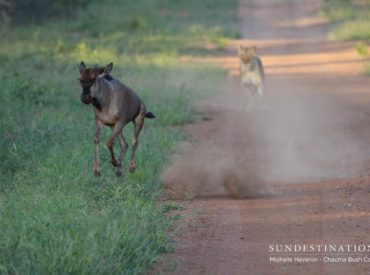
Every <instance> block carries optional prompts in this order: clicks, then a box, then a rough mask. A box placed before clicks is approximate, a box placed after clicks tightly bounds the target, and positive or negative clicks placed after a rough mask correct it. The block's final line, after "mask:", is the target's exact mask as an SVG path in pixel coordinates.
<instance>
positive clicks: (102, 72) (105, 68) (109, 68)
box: [98, 62, 113, 78]
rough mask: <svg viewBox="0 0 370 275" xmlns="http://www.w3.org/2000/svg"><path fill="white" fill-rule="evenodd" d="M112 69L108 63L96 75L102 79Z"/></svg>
mask: <svg viewBox="0 0 370 275" xmlns="http://www.w3.org/2000/svg"><path fill="white" fill-rule="evenodd" d="M112 69H113V62H111V63H109V64H108V65H107V66H105V67H104V68H103V70H101V72H100V73H99V75H98V78H102V77H104V76H106V75H107V74H110V72H111V71H112Z"/></svg>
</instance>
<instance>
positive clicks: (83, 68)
mask: <svg viewBox="0 0 370 275" xmlns="http://www.w3.org/2000/svg"><path fill="white" fill-rule="evenodd" d="M79 69H80V74H82V73H83V72H84V71H86V65H85V62H83V61H81V63H80V67H79Z"/></svg>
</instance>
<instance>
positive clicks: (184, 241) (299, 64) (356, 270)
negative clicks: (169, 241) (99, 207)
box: [169, 0, 370, 274]
mask: <svg viewBox="0 0 370 275" xmlns="http://www.w3.org/2000/svg"><path fill="white" fill-rule="evenodd" d="M319 6H320V1H310V0H299V1H298V0H294V1H293V0H291V1H280V0H263V1H257V0H255V1H252V0H249V1H248V0H242V1H241V3H240V18H241V26H242V30H243V37H245V38H246V39H245V40H244V41H235V43H234V44H233V47H232V49H231V53H230V56H225V57H224V58H223V59H222V62H223V64H225V65H226V66H227V67H228V68H229V69H230V75H231V76H230V80H229V81H228V83H226V85H225V92H224V93H223V94H222V95H220V96H219V97H215V98H214V99H212V100H209V101H208V102H206V103H204V104H203V105H202V106H201V107H200V108H202V110H203V111H207V112H209V114H210V117H212V120H210V121H202V122H200V123H196V124H192V125H189V126H188V127H187V131H189V133H191V134H192V135H193V136H194V138H195V139H196V140H197V142H198V143H199V144H202V143H204V141H205V140H207V141H208V140H210V139H211V140H213V144H214V145H216V146H214V147H207V150H204V151H201V150H200V151H197V150H196V151H197V152H195V153H200V154H203V156H200V155H197V157H198V158H200V159H202V158H203V160H204V161H205V162H213V161H214V158H215V157H218V155H217V154H216V155H212V154H211V156H208V157H207V156H204V154H205V155H207V154H208V153H207V152H208V151H209V150H208V149H210V148H211V149H212V148H219V149H220V152H223V150H225V151H227V150H229V149H230V148H234V150H233V151H230V152H231V155H232V161H231V163H232V164H233V165H234V164H235V163H237V165H238V166H239V167H238V169H239V170H247V171H248V169H250V167H252V170H253V172H254V173H258V176H256V175H255V174H253V182H254V183H253V184H256V183H257V184H259V183H260V182H261V184H262V183H263V185H264V186H266V185H267V186H268V192H267V193H266V194H267V196H262V197H261V196H257V197H254V198H248V199H242V200H238V199H231V198H227V197H212V196H211V197H208V198H203V199H200V198H198V199H194V200H192V201H187V202H184V205H185V206H186V210H184V211H183V212H184V214H185V215H189V217H188V218H186V219H183V220H182V221H181V223H180V233H179V235H178V236H177V238H176V243H175V247H176V252H175V253H174V254H173V255H171V256H169V258H171V259H177V260H178V261H179V268H178V269H177V271H176V273H177V274H369V273H370V263H327V262H325V261H324V257H325V256H328V255H327V254H325V253H316V254H320V255H310V257H311V256H312V257H316V258H317V259H318V262H317V263H298V262H293V263H272V262H270V257H272V256H274V255H273V254H274V253H272V252H269V245H271V244H273V245H275V244H283V245H284V244H337V245H338V244H368V243H370V242H369V237H368V236H369V231H370V219H369V217H370V211H369V206H370V203H369V195H370V193H369V192H370V178H369V177H368V175H369V171H370V153H369V152H370V108H369V107H368V106H369V104H370V92H369V90H368V87H370V85H369V84H370V80H369V79H368V78H366V77H363V76H361V73H360V71H361V65H362V61H361V60H360V59H359V58H358V57H357V55H356V54H355V52H354V50H353V45H352V44H351V43H340V42H330V41H327V40H326V34H327V31H328V29H329V26H328V24H327V23H326V22H324V21H323V20H321V19H320V18H318V17H317V11H318V8H319ZM238 43H248V44H257V45H258V46H259V47H260V49H261V51H260V53H261V56H262V60H263V62H264V64H265V67H266V74H267V92H268V94H267V98H268V101H267V103H268V105H267V106H268V108H267V109H266V110H262V111H261V110H257V111H253V112H251V113H248V114H247V115H246V116H244V115H245V114H244V115H241V114H242V113H241V111H240V110H239V108H242V104H241V103H240V101H242V100H241V99H242V92H241V90H240V87H239V82H238V78H237V76H234V75H235V74H236V73H235V71H236V68H237V66H238V60H237V58H236V57H235V55H236V50H235V48H236V45H237V44H238ZM208 61H209V62H219V61H220V60H218V59H217V58H215V59H210V60H208ZM230 97H233V98H237V101H238V102H239V104H241V105H238V104H236V103H235V101H230V102H229V103H228V104H225V98H230ZM225 106H226V107H225ZM235 110H236V111H235ZM240 117H242V119H240ZM233 122H234V123H233ZM241 123H243V125H244V126H243V127H241V126H239V127H237V128H238V131H236V130H235V131H234V130H233V127H234V128H235V124H236V125H241ZM231 125H232V126H231ZM240 128H242V129H243V133H242V134H239V129H240ZM225 133H228V135H225ZM195 146H197V145H195ZM234 152H239V153H240V154H241V155H242V156H243V158H241V157H238V156H235V155H237V154H234ZM186 154H187V153H186V152H185V153H184V157H183V158H184V159H183V162H181V157H182V156H181V155H180V156H179V158H180V162H179V163H180V164H181V165H182V164H183V163H185V162H184V161H186V157H188V156H187V155H186ZM190 154H192V153H190ZM245 156H248V157H245ZM228 161H229V160H228V159H227V161H226V162H222V163H227V162H228ZM229 162H230V161H229ZM222 163H221V164H222ZM175 165H176V164H175ZM208 166H209V165H208ZM211 166H212V165H211ZM234 166H235V165H234ZM189 167H190V168H189ZM189 167H187V168H188V169H191V166H189ZM201 168H202V169H203V168H204V167H201ZM205 169H208V168H205ZM218 170H219V169H218ZM213 171H214V170H212V169H210V170H209V171H208V172H209V173H213ZM230 171H231V172H233V171H234V170H232V169H231V170H230ZM256 171H257V172H256ZM186 173H188V174H189V173H190V174H191V171H186ZM248 173H249V174H248ZM195 175H198V174H195ZM202 175H203V176H204V174H202ZM246 175H247V176H246ZM246 175H245V174H243V175H242V176H241V177H240V181H241V182H243V181H248V180H249V178H248V175H252V174H251V173H250V171H249V172H247V174H246ZM193 176H194V175H193ZM217 176H218V177H221V176H222V175H221V174H217ZM208 178H209V177H208ZM191 179H192V180H195V181H196V180H197V179H195V178H194V177H193V178H191ZM181 180H182V179H181ZM201 181H204V182H203V183H204V185H206V184H209V183H206V180H205V178H202V179H201ZM224 181H225V179H221V180H220V183H218V184H219V185H220V186H217V187H215V190H218V191H217V192H216V191H215V193H214V195H217V196H222V195H225V194H227V192H226V191H225V190H223V191H219V189H222V188H223V186H222V183H223V182H224ZM184 182H185V183H186V182H187V181H184ZM199 184H200V185H201V184H202V182H200V183H199ZM213 187H214V186H213ZM252 187H254V185H252ZM200 192H201V191H200ZM208 192H209V190H208ZM203 195H204V194H203ZM206 195H207V193H206ZM208 195H209V194H208ZM246 195H248V193H246ZM324 254H325V255H324ZM347 254H348V253H347ZM352 254H356V253H352ZM357 254H358V253H357ZM357 254H356V255H352V256H353V257H356V256H358V255H357ZM369 254H370V253H369V252H368V253H366V255H367V256H369ZM278 256H279V255H278ZM295 256H297V255H295ZM298 256H302V253H298ZM329 256H332V257H333V255H329ZM345 256H346V257H347V256H349V254H348V255H345ZM363 256H364V255H361V257H363ZM337 257H339V256H337Z"/></svg>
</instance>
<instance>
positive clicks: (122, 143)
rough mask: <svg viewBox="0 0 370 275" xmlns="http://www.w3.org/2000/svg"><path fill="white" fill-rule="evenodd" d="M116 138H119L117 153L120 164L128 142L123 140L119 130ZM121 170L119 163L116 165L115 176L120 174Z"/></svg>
mask: <svg viewBox="0 0 370 275" xmlns="http://www.w3.org/2000/svg"><path fill="white" fill-rule="evenodd" d="M118 139H119V143H120V145H121V153H120V155H119V159H118V161H119V163H120V164H121V163H122V160H123V158H124V157H125V154H126V151H127V148H128V144H127V142H126V140H125V137H124V136H123V134H122V132H120V133H119V134H118ZM121 170H122V167H121V165H120V166H117V167H116V175H117V177H119V176H121V174H122V171H121Z"/></svg>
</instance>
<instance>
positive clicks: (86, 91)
mask: <svg viewBox="0 0 370 275" xmlns="http://www.w3.org/2000/svg"><path fill="white" fill-rule="evenodd" d="M79 69H80V75H81V76H80V78H79V81H80V84H81V87H82V94H81V101H82V102H83V103H85V104H89V103H92V102H93V101H94V99H96V97H97V94H96V93H97V92H98V91H97V89H93V88H94V85H95V84H96V80H97V79H99V78H102V77H104V76H106V75H108V74H109V73H110V72H111V71H112V69H113V63H112V62H111V63H109V64H108V65H107V66H105V67H97V66H95V67H94V68H86V65H85V63H84V62H83V61H81V63H80V67H79Z"/></svg>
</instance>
